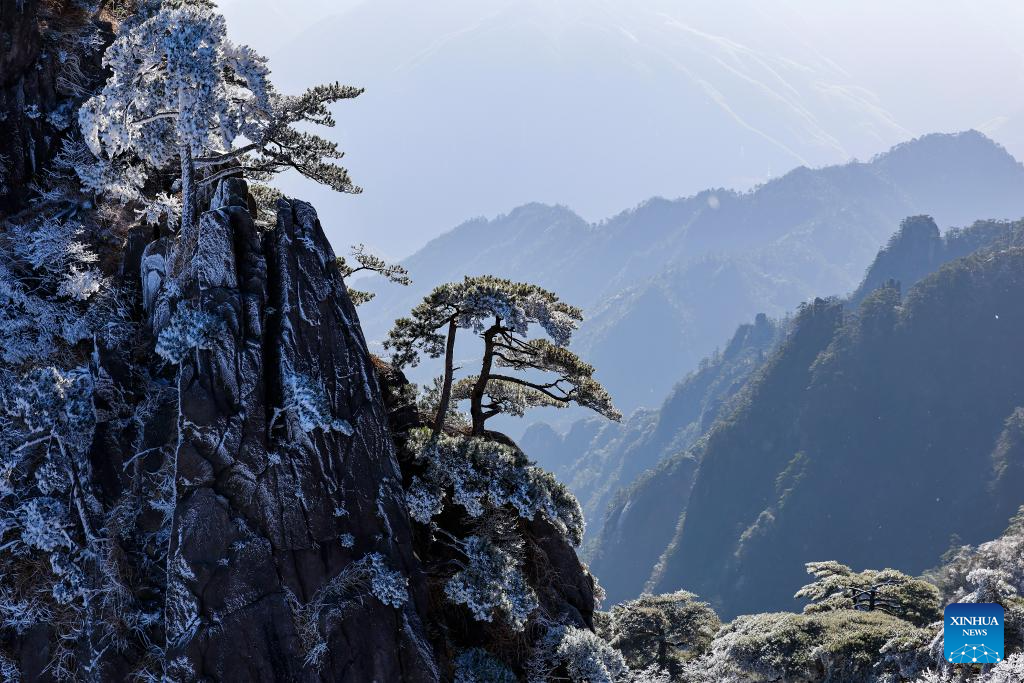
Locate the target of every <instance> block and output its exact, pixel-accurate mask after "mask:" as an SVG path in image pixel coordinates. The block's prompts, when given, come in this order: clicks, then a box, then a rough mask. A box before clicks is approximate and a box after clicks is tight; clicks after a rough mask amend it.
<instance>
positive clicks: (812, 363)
mask: <svg viewBox="0 0 1024 683" xmlns="http://www.w3.org/2000/svg"><path fill="white" fill-rule="evenodd" d="M1020 229H1021V226H1020V225H1019V224H1018V225H1016V226H1015V227H1014V230H1015V231H1016V234H1017V243H1018V244H1020V241H1019V240H1020V237H1021V232H1020ZM1022 294H1024V248H1022V247H1019V246H1015V247H1011V248H1008V249H997V250H991V251H989V250H983V251H980V252H978V253H976V254H974V255H971V256H968V257H965V258H963V259H960V260H957V261H954V262H953V263H951V264H948V265H946V266H944V267H942V268H941V269H940V270H939V271H938V272H937V273H935V274H934V275H931V276H929V277H927V278H925V279H924V280H923V281H921V282H920V283H918V284H917V285H916V286H915V287H914V288H912V289H911V290H910V291H909V292H908V294H907V295H906V297H901V296H900V291H899V288H898V287H894V286H887V287H883V288H881V289H878V290H876V291H875V292H873V293H872V294H871V295H870V296H868V297H866V298H865V299H864V301H863V302H862V303H861V304H860V306H859V307H858V309H857V310H856V312H855V313H853V314H845V313H844V310H843V305H842V303H841V302H838V301H826V300H820V299H819V300H816V301H815V302H814V303H813V304H810V305H807V306H805V307H804V308H803V309H802V310H801V312H800V314H799V315H798V316H797V319H796V320H795V329H794V332H793V333H792V334H791V335H790V337H789V338H788V339H787V340H786V342H784V344H783V345H782V347H781V348H780V350H779V351H778V353H777V354H776V356H775V357H774V358H773V359H772V360H771V361H769V363H768V364H766V366H765V367H764V369H763V370H762V371H761V373H759V376H758V378H757V380H756V381H755V382H753V383H752V384H751V385H750V386H749V387H748V388H747V389H746V390H745V391H744V393H743V396H742V399H741V401H740V403H739V405H738V407H737V408H736V410H735V411H734V412H733V413H732V414H731V415H730V416H729V417H728V418H726V419H724V420H722V421H721V422H720V423H719V424H717V425H716V426H715V427H714V428H713V429H712V431H711V432H710V434H709V435H708V437H707V440H706V442H705V443H704V444H703V447H702V448H701V449H700V451H701V452H700V454H699V455H698V456H697V457H699V458H700V467H699V470H698V472H697V476H696V479H695V481H694V485H693V491H692V493H691V495H690V499H689V503H688V505H687V506H686V511H685V518H684V519H683V520H682V523H681V524H680V526H679V529H678V531H677V534H676V537H675V538H674V539H673V540H672V542H671V544H670V545H669V547H668V550H667V551H666V553H665V557H664V559H663V561H662V564H661V566H660V567H659V569H658V571H657V572H656V574H655V577H654V582H653V586H654V588H655V589H657V590H664V589H667V588H669V587H676V586H686V587H687V588H689V589H691V590H694V591H696V592H698V593H700V594H702V595H704V596H705V597H707V598H708V599H711V600H712V601H713V602H714V603H715V604H717V605H719V606H720V607H721V610H722V611H723V612H724V613H725V614H727V615H733V614H737V613H739V612H748V611H758V610H764V609H780V608H785V607H788V606H791V605H792V604H793V603H792V599H791V597H790V596H791V595H792V593H793V592H794V591H795V589H796V588H798V587H799V585H800V581H801V580H802V574H803V563H804V562H809V561H812V560H816V559H822V558H826V557H827V558H835V559H838V560H839V561H841V562H843V563H847V564H850V565H851V566H875V565H880V564H881V563H886V566H892V567H895V568H898V569H901V570H903V571H907V572H911V573H919V572H921V571H922V570H924V569H925V568H926V567H927V566H929V564H930V563H933V562H934V558H935V557H936V556H937V555H938V554H941V553H942V552H943V550H944V549H945V548H946V547H947V546H948V545H949V543H950V539H951V538H952V537H953V535H956V536H957V537H960V538H963V539H965V540H967V541H969V542H973V541H977V540H980V539H981V538H984V537H985V536H986V535H989V534H993V533H995V531H997V530H998V528H999V526H1000V525H1001V524H1002V521H1003V520H1004V519H1006V517H1007V516H1008V515H1009V514H1010V513H1011V512H1012V510H1013V509H1016V506H1018V505H1019V504H1020V503H1021V499H1020V492H1019V491H1018V490H1008V489H1006V488H1001V489H999V488H997V487H996V485H997V480H998V477H997V476H996V471H995V468H994V465H995V462H994V460H995V459H996V458H998V457H999V456H998V455H996V456H994V453H996V454H999V453H1002V454H1005V453H1007V452H1015V449H1014V446H1012V444H1013V443H1015V441H1014V439H1015V437H1014V436H1013V435H1014V434H1015V431H1014V430H1015V425H1016V422H1015V415H1016V411H1017V410H1018V408H1019V407H1020V406H1021V405H1022V403H1024V389H1022V387H1024V365H1022V364H1021V363H1020V358H1019V351H1020V348H1021V342H1022V340H1024V316H1022V315H1021V314H1020V313H1019V311H1018V308H1019V307H1017V306H1016V305H1015V303H1014V302H1015V301H1018V300H1019V298H1020V296H1021V295H1022ZM997 443H1000V444H1004V445H1003V446H1002V447H1001V448H999V449H997ZM1002 459H1003V460H1004V461H1005V455H1004V456H1003V458H1002ZM995 490H997V491H999V492H1000V494H999V495H996V494H994V493H993V491H995ZM883 558H884V559H883Z"/></svg>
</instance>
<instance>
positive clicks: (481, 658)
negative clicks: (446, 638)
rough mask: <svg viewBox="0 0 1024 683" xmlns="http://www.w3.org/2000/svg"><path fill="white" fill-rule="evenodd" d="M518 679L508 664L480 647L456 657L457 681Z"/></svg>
mask: <svg viewBox="0 0 1024 683" xmlns="http://www.w3.org/2000/svg"><path fill="white" fill-rule="evenodd" d="M517 680H518V679H517V678H516V675H515V674H514V673H512V671H511V670H510V669H509V668H508V667H507V666H505V665H504V664H502V663H501V662H500V661H499V660H498V659H496V658H494V657H493V656H491V654H490V653H489V652H487V651H486V650H482V649H480V648H478V647H474V648H470V649H468V650H466V651H465V652H463V653H462V654H460V655H459V656H458V657H456V658H455V683H517Z"/></svg>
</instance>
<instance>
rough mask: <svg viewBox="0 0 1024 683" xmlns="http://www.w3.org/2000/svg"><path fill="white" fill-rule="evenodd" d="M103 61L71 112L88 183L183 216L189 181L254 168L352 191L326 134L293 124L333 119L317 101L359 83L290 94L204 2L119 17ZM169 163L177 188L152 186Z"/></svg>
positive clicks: (160, 214) (337, 96)
mask: <svg viewBox="0 0 1024 683" xmlns="http://www.w3.org/2000/svg"><path fill="white" fill-rule="evenodd" d="M103 64H104V66H105V67H107V68H108V69H110V71H111V77H110V79H109V80H108V81H107V83H106V85H105V86H104V88H103V90H102V91H101V92H99V93H98V94H96V95H95V96H94V97H92V98H91V99H90V100H89V101H87V102H86V103H85V104H84V105H83V106H82V108H81V110H80V112H79V124H80V126H81V129H82V133H83V135H84V137H85V141H86V144H87V145H88V147H89V150H90V151H91V152H92V155H93V156H94V157H95V158H84V155H83V158H81V159H80V161H79V163H78V165H77V168H76V170H77V171H78V174H79V176H80V178H81V179H82V181H83V184H85V185H86V186H87V188H88V189H90V190H91V191H93V192H95V193H97V194H103V195H107V196H109V197H111V198H114V199H118V200H120V201H122V202H128V201H133V202H138V203H140V204H142V205H143V207H144V213H145V215H147V216H148V217H149V218H150V219H160V218H166V219H167V220H168V222H170V221H171V220H172V219H173V218H174V217H176V216H179V215H180V220H181V228H182V233H183V234H188V233H189V232H190V230H191V229H192V228H194V227H195V225H194V224H195V220H196V215H197V206H196V202H197V191H198V189H199V188H200V187H201V186H204V185H211V184H212V183H215V182H216V181H217V180H219V179H221V178H223V177H226V176H230V175H238V174H244V176H245V177H247V178H248V179H250V180H266V179H268V178H269V177H271V176H272V175H274V174H275V173H278V172H280V171H283V170H285V169H289V168H291V169H295V170H296V171H298V172H299V173H301V174H302V175H304V176H306V177H307V178H310V179H312V180H315V181H316V182H318V183H322V184H324V185H327V186H328V187H330V188H332V189H334V190H337V191H338V192H359V191H360V190H359V188H358V187H356V186H355V185H354V184H353V183H352V181H351V179H350V178H349V175H348V172H347V171H346V170H345V169H344V168H342V167H341V166H339V165H337V164H335V163H333V162H334V161H337V160H339V159H341V157H342V156H343V154H342V152H341V151H340V150H339V149H338V146H337V144H336V143H334V142H331V141H329V140H327V139H325V138H322V137H320V136H318V135H315V134H312V133H309V132H306V131H300V130H297V129H296V128H295V127H294V126H295V124H302V123H314V124H318V125H322V126H327V127H332V126H334V125H335V121H334V117H333V116H332V115H331V112H330V110H329V109H328V105H330V104H332V103H334V102H337V101H339V100H343V99H350V98H353V97H356V96H358V95H359V94H360V93H361V92H362V90H361V89H359V88H353V87H349V86H343V85H339V84H333V85H320V86H316V87H314V88H310V89H309V90H307V91H306V92H305V93H303V94H302V95H299V96H285V95H281V94H279V93H277V92H276V91H275V90H274V87H273V85H272V84H271V82H270V80H269V75H270V72H269V69H268V68H267V60H266V59H265V58H264V57H261V56H260V55H258V54H257V53H256V52H255V51H253V50H252V49H250V48H249V47H247V46H244V45H235V44H234V43H232V42H231V41H229V40H228V39H227V32H226V27H225V22H224V18H223V17H222V16H220V15H219V14H217V13H216V12H214V11H213V10H212V9H210V8H208V7H204V6H196V5H191V4H190V5H182V6H180V7H167V8H163V9H160V10H158V11H156V12H154V13H152V14H151V15H150V16H148V17H147V16H143V17H142V18H141V19H139V20H136V22H135V23H134V24H128V25H126V26H123V27H122V30H121V32H120V34H119V35H118V37H117V39H116V40H115V41H114V43H113V44H112V45H111V46H110V48H109V49H108V50H107V52H106V54H105V56H104V58H103ZM168 170H176V171H177V181H176V183H175V187H176V188H177V189H178V192H179V195H180V197H179V198H176V199H175V198H171V197H169V196H168V195H167V194H165V193H155V194H154V192H152V184H153V182H154V181H155V179H156V176H157V174H158V173H160V172H165V171H168Z"/></svg>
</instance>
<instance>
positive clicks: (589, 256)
mask: <svg viewBox="0 0 1024 683" xmlns="http://www.w3.org/2000/svg"><path fill="white" fill-rule="evenodd" d="M921 213H927V214H930V215H932V216H934V217H935V219H936V222H937V223H938V224H939V225H940V226H941V227H942V228H943V229H945V228H948V227H951V226H963V225H968V224H970V223H971V222H973V221H974V220H975V219H978V218H1005V219H1016V218H1019V217H1020V216H1021V215H1024V167H1022V166H1021V165H1020V164H1019V163H1017V162H1016V161H1015V160H1014V159H1013V158H1012V157H1011V156H1010V155H1009V154H1007V153H1006V151H1005V150H1003V149H1002V148H1000V147H999V146H998V145H996V144H994V143H993V142H992V141H990V140H988V139H987V138H985V137H984V136H982V135H981V134H979V133H976V132H967V133H962V134H959V135H929V136H925V137H923V138H921V139H918V140H914V141H912V142H909V143H906V144H904V145H900V146H898V147H896V148H894V149H893V150H891V151H890V152H887V153H885V154H882V155H879V156H878V157H877V158H875V159H873V160H871V161H869V162H865V163H860V162H854V163H850V164H847V165H845V166H834V167H828V168H822V169H813V170H812V169H807V168H798V169H796V170H794V171H792V172H790V173H787V174H786V175H784V176H782V177H780V178H777V179H775V180H772V181H770V182H768V183H766V184H764V185H762V186H761V187H759V188H757V189H755V190H753V191H751V192H749V193H736V192H732V191H729V190H721V189H719V190H708V191H706V192H702V193H700V194H698V195H696V196H693V197H688V198H685V199H676V200H667V199H660V198H656V199H652V200H650V201H648V202H645V203H644V204H641V205H640V206H637V207H635V208H633V209H630V210H628V211H623V212H622V213H620V214H618V215H616V216H614V217H612V218H610V219H608V220H606V221H604V222H601V223H598V224H594V225H588V224H587V223H586V222H584V221H583V220H582V219H580V218H579V217H578V216H576V215H575V214H574V213H573V212H572V211H571V210H569V209H567V208H565V207H552V206H545V205H540V204H531V205H527V206H523V207H520V208H517V209H515V210H513V211H511V212H510V213H508V214H507V215H504V216H500V217H498V218H495V219H493V220H485V219H482V218H480V219H476V220H472V221H469V222H467V223H465V224H463V225H461V226H459V227H457V228H455V229H454V230H452V231H451V232H449V233H447V234H445V235H442V236H441V237H438V238H436V239H435V240H433V241H432V242H431V243H430V244H428V245H427V246H426V247H424V248H423V249H422V250H420V251H419V252H417V253H416V254H414V255H413V256H411V257H410V258H409V259H407V260H406V261H405V262H404V265H405V266H406V267H407V268H408V269H409V271H410V272H411V273H413V274H414V277H413V280H414V282H413V285H412V287H409V288H408V289H398V290H396V289H381V291H380V292H379V294H378V297H377V299H376V300H374V301H372V302H370V303H369V304H368V305H367V306H365V307H364V320H365V325H366V330H367V336H368V338H369V339H370V340H371V343H373V342H374V341H380V340H382V339H383V338H384V335H385V333H386V331H387V329H388V327H389V326H390V324H391V321H392V320H394V319H395V318H396V317H398V316H400V315H402V314H403V313H404V312H405V311H406V310H408V309H409V308H411V306H412V305H413V303H414V302H415V301H417V300H418V299H419V298H420V297H422V296H423V295H424V294H425V293H426V292H428V291H429V290H430V289H432V288H433V287H434V286H436V285H438V284H440V283H442V282H449V281H453V280H459V279H461V278H462V276H463V275H467V274H468V275H478V274H483V273H489V274H494V275H500V276H504V277H511V278H514V279H523V280H529V281H532V282H537V283H538V284H540V285H542V286H545V287H547V288H549V289H552V290H553V291H557V292H560V293H561V294H562V295H563V296H565V297H566V299H567V300H571V301H573V302H574V303H576V304H577V305H579V306H581V307H583V309H584V310H585V311H586V312H587V320H586V322H585V323H584V325H583V327H582V328H581V330H580V333H579V335H578V339H577V341H576V342H575V343H576V344H577V348H578V350H579V351H580V352H581V353H582V354H583V355H585V356H586V357H587V358H589V359H590V360H591V361H592V362H593V363H594V364H595V365H596V366H597V367H598V368H600V371H599V374H598V377H599V378H600V379H601V380H602V381H603V382H604V383H605V385H606V386H607V387H608V389H609V391H611V393H612V395H613V396H615V397H616V401H617V402H618V404H619V407H620V408H621V409H623V410H624V411H625V412H626V413H627V414H628V413H629V412H631V411H632V410H633V409H634V408H636V407H638V406H646V407H648V408H654V407H656V406H658V405H660V404H661V402H662V401H663V400H664V397H665V396H666V395H667V394H668V392H669V390H670V389H671V388H672V386H673V385H674V384H675V382H677V381H678V380H679V379H680V378H682V377H684V376H686V374H687V373H688V372H690V371H691V370H693V369H694V368H695V367H696V366H697V364H698V362H699V361H700V359H701V358H704V357H705V356H709V355H711V354H712V353H713V352H714V350H715V347H716V346H717V345H719V344H721V343H722V340H724V339H728V338H729V336H730V335H731V334H732V333H733V331H735V329H736V326H737V325H739V324H740V323H743V322H746V321H750V320H752V319H753V318H754V316H755V315H757V314H758V313H766V314H767V315H768V316H769V317H779V316H782V315H784V314H786V313H787V312H788V311H791V310H792V309H793V308H795V307H796V306H797V305H798V304H799V303H800V302H801V301H805V300H807V299H809V298H812V297H814V296H820V295H828V294H844V293H846V292H849V291H852V290H853V289H854V288H855V287H856V286H857V284H858V283H859V282H860V280H861V277H862V276H863V273H864V270H865V268H867V267H868V265H869V264H870V263H871V260H872V259H873V258H874V256H875V254H876V252H877V250H878V247H879V246H880V245H881V244H883V243H884V242H885V240H886V239H888V237H889V236H890V235H891V234H892V227H893V226H894V225H896V224H898V223H899V221H900V220H902V219H903V218H904V217H905V216H909V215H915V214H921ZM638 335H642V339H643V342H642V344H641V345H640V346H638V342H637V339H638ZM640 347H642V349H643V350H642V352H639V351H638V349H639V348H640ZM624 359H628V362H625V361H624ZM426 372H427V371H424V373H423V376H419V375H417V376H416V378H417V379H419V380H421V381H425V380H427V379H429V375H427V374H426ZM557 418H558V416H552V418H551V419H557Z"/></svg>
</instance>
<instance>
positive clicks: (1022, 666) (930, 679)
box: [914, 654, 1024, 683]
mask: <svg viewBox="0 0 1024 683" xmlns="http://www.w3.org/2000/svg"><path fill="white" fill-rule="evenodd" d="M967 674H968V672H967V671H954V670H953V669H952V668H948V669H935V670H932V671H927V672H925V673H924V674H923V675H922V676H921V677H920V678H916V679H914V683H963V682H964V681H970V683H1020V682H1021V681H1024V655H1022V654H1013V655H1010V656H1009V657H1007V658H1006V659H1004V660H1003V661H1001V662H999V663H998V664H996V665H995V666H994V667H992V669H991V670H989V671H986V672H985V673H979V675H976V676H970V677H967Z"/></svg>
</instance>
